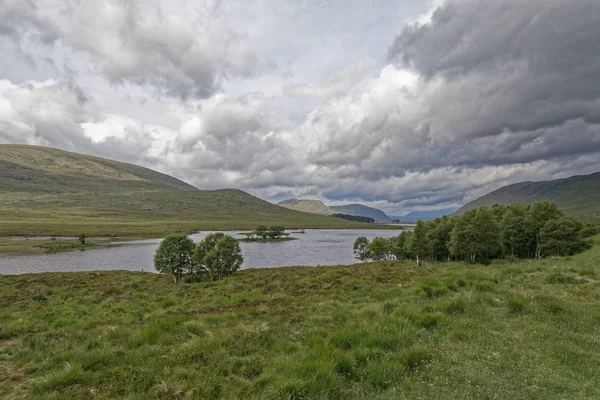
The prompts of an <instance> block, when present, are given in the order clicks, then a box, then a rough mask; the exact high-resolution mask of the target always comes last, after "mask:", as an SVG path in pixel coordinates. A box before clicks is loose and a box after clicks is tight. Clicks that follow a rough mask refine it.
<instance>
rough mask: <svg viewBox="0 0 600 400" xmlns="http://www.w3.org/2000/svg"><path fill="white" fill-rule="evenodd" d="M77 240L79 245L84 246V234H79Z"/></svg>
mask: <svg viewBox="0 0 600 400" xmlns="http://www.w3.org/2000/svg"><path fill="white" fill-rule="evenodd" d="M77 240H79V243H81V244H85V233H80V234H79V236H78V237H77Z"/></svg>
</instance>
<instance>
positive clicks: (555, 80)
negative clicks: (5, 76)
mask: <svg viewBox="0 0 600 400" xmlns="http://www.w3.org/2000/svg"><path fill="white" fill-rule="evenodd" d="M392 3H395V2H389V1H382V2H381V3H378V4H379V5H380V6H381V7H382V9H383V8H384V6H385V7H391V6H390V5H391V4H392ZM596 3H597V1H595V0H580V1H577V2H566V1H564V0H531V1H527V2H523V1H520V0H503V1H492V0H445V1H434V2H432V4H434V7H433V8H432V10H431V11H430V12H428V13H425V14H423V13H422V11H423V10H422V9H419V10H418V11H416V12H415V15H414V16H413V17H415V18H398V19H397V21H398V22H397V23H398V24H400V23H401V22H400V21H413V22H409V23H408V24H407V25H405V26H404V28H401V30H400V31H399V33H397V32H398V31H397V30H396V33H397V36H396V37H395V38H394V37H393V36H392V34H391V33H390V34H388V35H386V36H384V37H382V36H369V37H368V38H364V39H362V38H361V34H356V33H355V32H354V31H353V30H352V29H353V27H356V26H360V27H361V29H364V32H374V30H375V28H376V27H377V24H378V23H380V22H381V21H383V20H382V19H381V18H382V17H381V16H379V15H376V14H377V13H375V11H369V10H371V9H372V7H366V8H361V9H360V12H356V13H354V14H352V15H350V16H345V17H344V18H341V17H340V18H338V19H336V20H335V24H333V23H332V26H329V25H327V26H325V25H324V24H323V23H322V22H323V20H326V19H327V18H328V15H330V14H332V15H333V14H334V13H333V11H335V10H336V7H334V5H332V4H333V3H332V4H329V3H327V4H324V3H322V2H304V3H303V4H304V6H301V4H300V5H298V4H287V3H286V5H285V6H281V7H282V8H281V7H280V6H278V3H277V2H270V1H265V2H259V3H252V4H250V3H241V2H236V1H231V2H203V3H201V4H202V5H203V6H205V8H202V9H197V8H195V7H192V5H193V4H195V3H189V2H187V0H177V1H174V2H172V3H169V5H167V3H164V2H163V3H158V2H155V1H150V2H148V3H147V5H148V6H147V7H144V8H142V7H141V3H139V2H124V1H116V0H107V1H99V0H93V1H89V2H85V3H75V2H69V1H68V2H55V1H54V0H40V1H36V2H31V1H30V2H27V1H20V2H17V1H14V0H7V1H5V2H3V3H2V4H0V21H2V22H0V35H2V36H4V37H5V38H11V39H10V40H12V41H13V42H18V44H19V45H20V46H21V47H22V48H23V49H24V51H26V50H27V49H29V50H31V49H33V47H31V46H32V43H36V46H38V47H39V48H43V47H44V46H46V48H47V49H51V50H52V51H51V52H52V56H53V57H52V60H55V59H57V58H60V56H64V57H67V58H70V59H71V63H70V65H72V66H73V69H74V72H73V73H72V74H67V76H63V77H62V78H61V77H57V78H56V79H54V78H53V79H49V80H46V81H44V80H37V81H35V80H28V81H26V82H19V83H17V82H16V81H15V80H14V79H13V80H12V81H9V80H4V81H0V141H2V142H21V143H22V142H27V143H36V144H44V145H51V146H56V147H61V148H65V149H68V150H76V151H82V152H88V153H94V154H98V155H101V156H107V157H111V158H116V159H119V160H122V161H128V162H134V163H138V164H142V165H144V166H148V167H152V168H155V169H158V170H160V171H162V172H166V173H170V174H173V175H175V176H177V177H179V178H182V179H185V180H187V181H189V182H191V183H192V184H195V185H196V186H198V187H201V188H218V187H239V188H242V189H245V190H248V191H250V192H252V193H254V194H256V195H259V196H261V197H263V198H266V199H269V200H274V201H276V200H282V199H283V198H286V197H298V198H302V197H308V198H319V199H322V200H324V201H326V202H330V203H334V204H340V203H345V202H361V203H364V204H367V205H371V206H375V207H380V208H383V209H384V210H386V211H388V212H390V213H392V214H397V215H400V214H402V213H404V212H407V211H411V210H414V209H432V208H448V207H457V206H459V205H461V204H463V203H465V202H467V201H470V200H473V199H474V198H476V197H478V196H480V195H483V194H485V193H487V192H489V191H491V190H494V189H496V188H498V187H500V186H503V185H506V184H510V183H514V182H518V181H523V180H539V179H555V178H563V177H566V176H569V175H574V174H581V173H590V172H594V171H595V170H597V168H598V167H597V166H598V161H600V81H599V80H598V79H597V77H598V76H600V37H599V36H598V34H597V26H600V14H599V13H598V12H597V10H598V6H597V4H596ZM144 4H146V3H144ZM357 4H358V2H357ZM278 7H280V8H278ZM386 10H387V9H386ZM183 11H186V12H183ZM278 11H279V12H278ZM369 12H373V13H375V14H373V15H371V14H368V13H369ZM315 13H325V14H323V15H321V14H319V15H316V14H315ZM360 14H365V15H368V16H369V18H367V17H366V16H365V19H368V23H367V22H364V23H363V24H358V25H357V21H361V18H362V17H361V15H360ZM387 14H389V12H388V13H387ZM245 15H251V16H252V18H251V19H253V20H252V23H249V22H248V21H247V19H248V17H245ZM262 15H264V16H265V19H264V20H260V18H261V16H262ZM336 15H337V14H336ZM254 20H256V21H254ZM205 22H206V23H205ZM261 22H262V23H261ZM344 24H346V25H344ZM382 29H383V28H382ZM345 31H348V32H352V34H350V33H344V32H345ZM383 31H385V32H391V31H393V30H392V29H390V28H389V27H385V29H384V30H383ZM361 32H362V31H361ZM322 38H331V40H330V41H328V42H327V43H321V42H323V39H322ZM258 39H260V40H258ZM5 40H6V39H5ZM367 43H368V44H369V45H370V46H366V44H367ZM308 44H310V46H309V45H308ZM353 44H356V46H353ZM373 44H377V46H379V51H380V52H381V57H379V58H377V57H376V56H375V57H374V56H373V52H375V50H373V49H372V48H373V47H374V46H373ZM311 46H312V47H311ZM340 46H341V47H342V48H343V49H344V51H343V54H342V52H340V51H337V52H336V48H338V47H340ZM38 47H35V49H38ZM305 47H306V49H305ZM353 48H356V49H357V50H356V54H354V53H352V52H351V51H350V49H353ZM367 48H369V49H370V51H371V53H369V52H367V51H366V50H365V49H367ZM6 54H8V53H6ZM10 54H12V53H10ZM275 55H277V56H280V58H278V57H274V56H275ZM31 56H32V57H33V59H34V60H35V61H37V62H40V59H39V58H40V57H37V58H36V54H35V53H33V54H31ZM272 59H278V61H280V60H284V64H286V66H285V69H286V70H289V71H292V72H293V74H290V75H281V74H279V73H278V72H276V71H274V70H273V68H272V65H273V63H272V61H270V60H272ZM2 63H3V62H2V61H0V66H1V65H2ZM318 66H323V67H318ZM325 66H326V67H325ZM85 68H90V69H89V70H86V69H85ZM261 74H262V75H261ZM259 75H260V77H259ZM90 77H91V78H90ZM238 80H240V83H239V84H236V82H237V81H238ZM115 83H119V85H117V86H115V85H114V84H115ZM265 85H266V86H268V87H264V88H263V87H262V86H265ZM111 96H112V97H111ZM113 99H115V104H112V103H111V100H113Z"/></svg>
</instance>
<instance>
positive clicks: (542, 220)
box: [527, 201, 563, 258]
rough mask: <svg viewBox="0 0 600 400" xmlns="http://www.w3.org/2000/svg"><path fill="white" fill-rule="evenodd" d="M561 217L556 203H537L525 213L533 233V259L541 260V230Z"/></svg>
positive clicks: (561, 214)
mask: <svg viewBox="0 0 600 400" xmlns="http://www.w3.org/2000/svg"><path fill="white" fill-rule="evenodd" d="M562 216H563V213H562V211H560V210H559V209H558V206H557V205H556V203H552V202H549V201H538V202H536V203H534V204H533V205H532V206H531V208H530V209H529V212H528V213H527V224H528V225H529V227H531V229H532V231H533V236H534V238H535V258H542V238H541V236H540V233H541V230H542V228H543V227H544V225H546V222H548V221H550V220H553V219H554V220H556V219H558V218H560V217H562Z"/></svg>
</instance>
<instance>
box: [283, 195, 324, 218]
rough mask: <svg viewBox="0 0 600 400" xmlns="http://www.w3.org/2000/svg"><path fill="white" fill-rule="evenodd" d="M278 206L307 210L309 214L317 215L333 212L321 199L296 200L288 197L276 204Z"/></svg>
mask: <svg viewBox="0 0 600 400" xmlns="http://www.w3.org/2000/svg"><path fill="white" fill-rule="evenodd" d="M277 205H278V206H281V207H285V208H289V209H291V210H296V211H302V212H307V213H311V214H319V215H331V214H334V212H333V211H331V209H330V208H329V207H327V206H326V205H325V204H324V203H323V202H322V201H319V200H298V199H289V200H285V201H282V202H280V203H278V204H277Z"/></svg>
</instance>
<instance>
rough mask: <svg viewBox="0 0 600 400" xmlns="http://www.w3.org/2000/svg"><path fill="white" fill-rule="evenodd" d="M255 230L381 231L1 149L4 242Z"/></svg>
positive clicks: (69, 157)
mask: <svg viewBox="0 0 600 400" xmlns="http://www.w3.org/2000/svg"><path fill="white" fill-rule="evenodd" d="M257 225H267V226H272V225H279V226H284V227H286V228H288V229H289V228H352V227H355V228H382V226H378V227H376V226H372V225H370V224H359V223H356V222H349V221H344V220H341V219H339V218H333V217H325V216H319V215H313V214H308V213H303V212H298V211H294V210H289V209H286V208H284V207H279V206H276V205H274V204H271V203H268V202H266V201H263V200H261V199H258V198H256V197H254V196H251V195H250V194H248V193H246V192H243V191H241V190H234V189H228V190H198V189H196V188H194V187H192V186H190V185H188V184H186V183H184V182H182V181H180V180H178V179H175V178H173V177H170V176H167V175H164V174H160V173H158V172H155V171H152V170H149V169H147V168H142V167H138V166H135V165H130V164H123V163H118V162H115V161H111V160H106V159H102V158H98V157H92V156H87V155H83V154H76V153H69V152H65V151H61V150H56V149H49V148H44V147H35V146H22V145H0V236H19V235H29V236H77V235H78V234H80V233H85V234H86V235H88V236H135V237H162V236H165V235H167V234H169V233H192V232H194V231H197V230H238V229H254V228H256V226H257ZM383 228H385V226H383Z"/></svg>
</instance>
